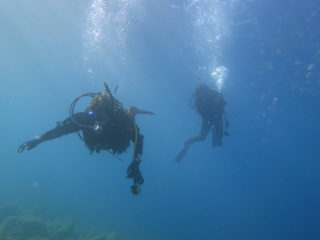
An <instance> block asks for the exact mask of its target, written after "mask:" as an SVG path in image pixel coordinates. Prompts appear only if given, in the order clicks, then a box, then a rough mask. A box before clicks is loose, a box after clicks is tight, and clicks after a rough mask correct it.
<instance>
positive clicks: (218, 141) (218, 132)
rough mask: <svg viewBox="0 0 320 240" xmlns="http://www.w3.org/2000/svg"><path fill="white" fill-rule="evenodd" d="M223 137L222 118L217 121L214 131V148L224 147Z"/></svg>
mask: <svg viewBox="0 0 320 240" xmlns="http://www.w3.org/2000/svg"><path fill="white" fill-rule="evenodd" d="M222 136H223V121H222V118H220V119H218V120H217V121H215V124H214V128H213V129H212V147H221V146H222Z"/></svg>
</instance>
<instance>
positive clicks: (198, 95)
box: [193, 85, 226, 146]
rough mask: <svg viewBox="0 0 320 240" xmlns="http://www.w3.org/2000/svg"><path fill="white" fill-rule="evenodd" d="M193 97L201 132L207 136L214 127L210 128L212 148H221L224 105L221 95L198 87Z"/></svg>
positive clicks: (202, 86) (203, 87)
mask: <svg viewBox="0 0 320 240" xmlns="http://www.w3.org/2000/svg"><path fill="white" fill-rule="evenodd" d="M193 97H194V106H195V108H196V110H197V112H198V113H199V114H200V115H201V116H202V119H203V123H202V128H201V132H202V133H203V134H206V135H207V134H208V131H209V129H210V128H211V127H212V126H214V128H212V134H213V136H212V137H213V138H212V144H213V146H221V145H222V137H223V116H224V106H225V105H226V102H225V100H224V98H223V96H222V94H221V93H220V92H218V91H216V90H213V89H211V88H209V87H208V86H206V85H200V86H198V87H197V89H196V90H195V92H194V94H193Z"/></svg>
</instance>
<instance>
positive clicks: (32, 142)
mask: <svg viewBox="0 0 320 240" xmlns="http://www.w3.org/2000/svg"><path fill="white" fill-rule="evenodd" d="M40 142H41V140H40V137H35V138H34V139H32V140H30V141H26V142H24V143H22V144H21V145H20V147H19V148H18V151H17V152H18V153H21V152H23V150H24V149H25V148H27V150H28V151H29V150H31V149H32V148H34V147H35V146H37V145H38V144H39V143H40Z"/></svg>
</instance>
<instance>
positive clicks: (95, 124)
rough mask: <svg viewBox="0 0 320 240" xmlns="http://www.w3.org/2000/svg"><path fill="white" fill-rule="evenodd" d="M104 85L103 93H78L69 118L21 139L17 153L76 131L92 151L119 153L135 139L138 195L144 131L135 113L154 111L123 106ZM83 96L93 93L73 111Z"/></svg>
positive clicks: (132, 171)
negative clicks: (80, 108)
mask: <svg viewBox="0 0 320 240" xmlns="http://www.w3.org/2000/svg"><path fill="white" fill-rule="evenodd" d="M104 87H105V89H104V92H103V93H102V94H101V93H86V94H83V95H81V96H79V97H77V98H76V99H75V100H74V101H73V102H72V103H71V105H70V111H69V117H68V118H67V119H65V120H64V121H63V122H57V126H56V127H55V128H53V129H51V130H49V131H47V132H46V133H44V134H43V135H41V136H36V137H34V138H33V139H32V140H30V141H26V142H24V143H22V144H21V146H20V147H19V148H18V153H21V152H23V150H24V149H27V150H31V149H33V148H34V147H36V146H37V145H38V144H40V143H42V142H44V141H48V140H51V139H55V138H59V137H61V136H63V135H66V134H70V133H77V134H78V136H79V137H80V138H81V139H82V140H83V141H84V143H85V145H86V146H87V147H88V149H89V150H90V152H91V153H93V152H94V151H95V152H97V153H99V152H100V150H106V151H109V152H110V153H112V154H120V153H122V152H124V151H125V150H126V149H127V148H128V147H129V146H130V141H132V142H133V144H134V147H133V157H132V162H131V163H130V165H129V167H128V169H127V178H132V179H133V185H132V186H131V191H132V193H133V194H135V195H137V194H139V193H140V185H142V184H143V182H144V179H143V177H142V175H141V172H140V170H139V165H140V163H141V161H142V158H141V157H142V149H143V135H141V134H140V132H139V128H138V126H137V124H136V123H135V116H136V115H137V114H149V115H153V114H154V113H153V112H150V111H145V110H142V109H139V108H137V107H130V108H129V109H124V108H123V107H122V104H121V103H120V102H119V101H118V100H117V99H116V98H115V97H114V96H113V95H112V94H111V92H110V89H109V87H108V85H107V84H106V83H104ZM82 97H91V98H92V100H91V102H90V104H89V106H88V107H87V108H86V110H85V111H84V112H78V113H74V109H75V106H76V104H77V102H78V100H79V99H81V98H82ZM80 131H82V135H81V134H80Z"/></svg>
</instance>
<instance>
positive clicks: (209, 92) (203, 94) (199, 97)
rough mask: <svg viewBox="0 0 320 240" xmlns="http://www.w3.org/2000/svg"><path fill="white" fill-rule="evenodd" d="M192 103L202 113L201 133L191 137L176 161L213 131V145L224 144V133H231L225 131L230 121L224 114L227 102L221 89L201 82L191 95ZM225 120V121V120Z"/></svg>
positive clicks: (180, 159)
mask: <svg viewBox="0 0 320 240" xmlns="http://www.w3.org/2000/svg"><path fill="white" fill-rule="evenodd" d="M190 101H191V104H192V106H193V108H194V109H195V110H196V111H197V112H198V113H199V114H200V115H201V117H202V124H201V131H200V134H199V135H197V136H194V137H189V138H188V139H187V140H186V141H185V142H184V145H183V147H182V149H181V150H180V152H179V153H178V155H177V157H176V158H175V161H176V162H180V161H182V159H183V158H184V156H185V155H186V153H187V151H188V149H189V147H190V145H191V144H193V143H195V142H197V141H203V140H205V139H206V137H207V136H208V133H209V131H210V129H211V131H212V146H213V147H220V146H222V137H223V135H229V133H228V131H227V130H226V131H225V132H223V125H224V124H225V127H226V129H227V128H228V127H229V122H228V120H227V118H226V117H225V115H224V107H225V105H226V102H225V100H224V98H223V96H222V94H221V92H220V91H218V90H215V89H212V88H210V87H209V86H207V85H205V84H199V85H198V86H197V87H196V89H195V90H194V92H193V94H192V96H191V100H190ZM223 120H224V121H223Z"/></svg>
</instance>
